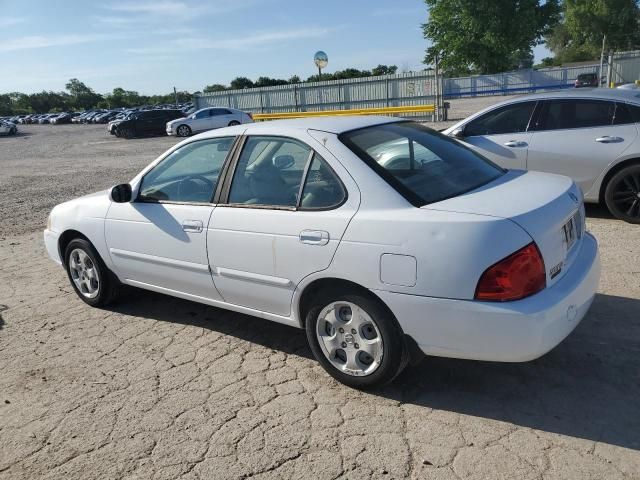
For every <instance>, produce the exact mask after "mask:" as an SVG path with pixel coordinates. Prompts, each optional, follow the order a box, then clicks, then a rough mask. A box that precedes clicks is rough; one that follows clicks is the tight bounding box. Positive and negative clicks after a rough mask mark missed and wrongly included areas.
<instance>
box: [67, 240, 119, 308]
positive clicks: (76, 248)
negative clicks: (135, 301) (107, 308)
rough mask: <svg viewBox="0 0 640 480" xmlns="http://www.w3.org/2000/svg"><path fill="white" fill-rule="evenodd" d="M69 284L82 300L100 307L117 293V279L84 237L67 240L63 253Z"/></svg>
mask: <svg viewBox="0 0 640 480" xmlns="http://www.w3.org/2000/svg"><path fill="white" fill-rule="evenodd" d="M64 259H65V267H66V270H67V275H68V276H69V280H70V281H71V286H72V287H73V289H74V290H75V292H76V293H77V294H78V297H80V299H82V301H83V302H85V303H87V304H89V305H91V306H92V307H102V306H104V305H107V304H108V303H110V302H111V301H112V300H114V299H115V298H116V296H117V293H118V287H119V282H118V279H117V278H116V277H115V276H114V275H113V274H112V273H111V272H110V271H109V269H108V268H107V266H106V265H105V264H104V262H103V261H102V259H101V258H100V255H99V254H98V252H97V251H96V249H95V248H93V245H91V243H89V242H88V241H87V240H85V239H84V238H76V239H74V240H71V242H69V245H67V248H66V249H65V254H64Z"/></svg>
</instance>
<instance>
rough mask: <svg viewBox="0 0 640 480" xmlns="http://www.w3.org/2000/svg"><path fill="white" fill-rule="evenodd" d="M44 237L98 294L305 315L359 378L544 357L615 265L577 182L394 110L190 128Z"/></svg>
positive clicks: (55, 255)
mask: <svg viewBox="0 0 640 480" xmlns="http://www.w3.org/2000/svg"><path fill="white" fill-rule="evenodd" d="M386 150H389V154H387V152H386ZM44 240H45V244H46V248H47V251H48V253H49V255H50V256H51V258H52V259H53V260H54V261H56V262H57V263H59V264H60V265H62V266H63V267H64V268H65V270H66V272H67V275H68V277H69V280H70V283H71V285H72V286H73V288H74V289H75V291H76V293H77V294H78V296H79V297H80V298H81V299H82V300H83V301H84V302H86V303H87V304H89V305H92V306H103V305H106V304H108V303H109V302H110V301H112V300H113V299H114V297H115V295H116V293H117V290H118V286H119V285H120V284H121V283H124V284H127V285H132V286H136V287H140V288H144V289H148V290H152V291H156V292H161V293H165V294H168V295H173V296H176V297H180V298H184V299H188V300H193V301H196V302H201V303H205V304H208V305H213V306H216V307H222V308H226V309H229V310H234V311H237V312H242V313H246V314H250V315H255V316H257V317H260V318H263V319H264V320H271V321H275V322H279V323H283V324H286V325H290V326H294V327H298V328H304V329H306V334H307V339H308V341H309V344H310V346H311V349H312V351H313V353H314V355H315V357H316V358H317V359H318V361H319V362H320V363H321V364H322V366H323V367H324V368H325V369H326V370H327V371H328V372H329V373H330V374H331V375H333V376H334V377H335V378H336V379H338V380H339V381H341V382H343V383H345V384H348V385H350V386H353V387H357V388H367V387H373V386H376V385H380V384H383V383H385V382H389V381H391V380H392V379H393V378H394V377H395V376H396V375H397V374H398V373H399V372H400V371H401V370H402V369H403V367H404V366H405V365H406V363H407V361H408V359H409V358H410V356H413V355H416V354H418V355H421V354H422V352H423V353H425V354H427V355H437V356H445V357H457V358H469V359H477V360H491V361H502V362H522V361H527V360H531V359H534V358H537V357H539V356H541V355H543V354H545V353H546V352H548V351H549V350H550V349H552V348H553V347H555V346H556V345H557V344H558V343H560V342H561V341H562V340H563V339H564V338H565V337H566V336H567V335H568V334H569V333H570V332H571V331H572V330H573V329H574V328H575V327H576V325H578V323H579V322H580V320H581V319H582V317H583V316H584V315H585V314H586V312H587V310H588V309H589V306H590V305H591V302H592V300H593V298H594V295H595V292H596V289H597V286H598V280H599V272H600V267H599V256H598V247H597V243H596V240H595V239H594V238H593V237H592V236H591V235H590V234H589V233H587V232H585V223H584V206H583V204H582V194H581V193H580V189H579V188H578V187H577V186H576V184H575V183H574V182H573V181H572V180H571V179H570V178H568V177H564V176H559V175H550V174H545V173H539V172H526V171H507V170H503V169H502V168H500V167H498V166H496V165H494V164H493V163H491V162H489V161H487V160H486V159H485V158H483V157H482V156H480V155H478V154H477V153H475V152H474V151H473V150H471V149H468V148H466V147H464V146H462V145H460V144H459V143H458V142H457V141H455V140H453V139H451V138H448V137H446V136H444V135H441V134H439V133H437V132H434V131H433V130H430V129H428V128H426V127H424V126H422V125H420V124H417V123H414V122H408V121H402V120H399V119H393V118H388V117H333V118H316V119H300V120H282V121H273V122H267V123H257V124H252V125H242V126H235V127H229V128H223V129H220V130H216V131H213V132H209V133H206V134H201V135H198V136H196V137H194V138H190V139H187V140H184V141H183V142H181V143H179V144H178V145H176V146H174V147H173V148H171V149H170V150H169V151H167V152H166V153H165V154H163V155H161V156H160V157H159V158H158V159H157V160H155V161H154V162H152V163H151V164H150V165H149V166H148V167H147V168H145V169H144V170H143V171H142V172H140V173H139V174H138V175H137V176H136V177H135V178H133V179H132V180H131V182H130V183H127V184H121V185H117V186H115V187H113V188H112V189H111V190H108V191H102V192H98V193H95V194H92V195H88V196H85V197H81V198H78V199H76V200H71V201H69V202H66V203H63V204H61V205H58V206H56V207H55V208H54V209H53V211H52V212H51V214H50V216H49V219H48V224H47V229H46V230H45V232H44ZM239 321H240V320H239ZM214 328H215V327H214ZM265 328H268V327H267V326H266V325H265Z"/></svg>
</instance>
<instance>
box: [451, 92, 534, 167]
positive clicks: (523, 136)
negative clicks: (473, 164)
mask: <svg viewBox="0 0 640 480" xmlns="http://www.w3.org/2000/svg"><path fill="white" fill-rule="evenodd" d="M535 106H536V102H535V101H529V102H518V103H514V104H510V105H506V106H503V107H498V108H496V109H495V110H491V111H490V112H487V113H485V114H484V115H481V116H480V117H478V118H475V119H473V120H471V121H470V122H469V123H467V124H466V125H465V126H464V130H463V135H464V137H463V139H462V140H463V142H464V143H465V144H466V145H467V146H469V147H471V148H473V149H474V150H476V151H478V152H479V153H480V154H482V155H483V156H485V157H486V158H488V159H489V160H491V161H493V162H495V163H497V164H498V165H500V166H501V167H503V168H516V169H525V168H527V151H528V148H529V142H530V141H531V135H532V134H531V132H529V131H527V128H528V126H529V121H530V119H531V116H532V115H533V111H534V109H535Z"/></svg>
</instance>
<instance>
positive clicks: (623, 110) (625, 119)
mask: <svg viewBox="0 0 640 480" xmlns="http://www.w3.org/2000/svg"><path fill="white" fill-rule="evenodd" d="M621 123H640V105H633V104H631V103H618V104H617V108H616V118H615V124H616V125H620V124H621Z"/></svg>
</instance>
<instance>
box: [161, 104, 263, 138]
mask: <svg viewBox="0 0 640 480" xmlns="http://www.w3.org/2000/svg"><path fill="white" fill-rule="evenodd" d="M251 122H253V117H252V116H251V114H249V113H246V112H243V111H242V110H236V109H235V108H220V107H211V108H202V109H200V110H197V111H195V112H193V113H192V114H191V115H189V116H188V117H186V118H179V119H177V120H172V121H170V122H168V123H167V135H177V136H178V137H188V136H189V135H192V134H194V133H198V132H205V131H207V130H213V129H214V128H222V127H232V126H234V125H240V124H241V123H251Z"/></svg>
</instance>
